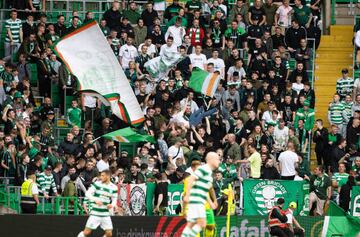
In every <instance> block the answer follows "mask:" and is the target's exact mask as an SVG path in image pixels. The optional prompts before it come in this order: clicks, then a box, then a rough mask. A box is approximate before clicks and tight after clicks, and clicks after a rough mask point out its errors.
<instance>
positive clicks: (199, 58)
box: [189, 45, 207, 70]
mask: <svg viewBox="0 0 360 237" xmlns="http://www.w3.org/2000/svg"><path fill="white" fill-rule="evenodd" d="M201 51H202V47H201V45H197V46H196V47H195V53H192V54H190V55H189V58H190V61H191V66H192V67H193V68H194V67H198V68H200V69H202V70H205V68H206V64H207V59H206V56H205V54H202V53H201Z"/></svg>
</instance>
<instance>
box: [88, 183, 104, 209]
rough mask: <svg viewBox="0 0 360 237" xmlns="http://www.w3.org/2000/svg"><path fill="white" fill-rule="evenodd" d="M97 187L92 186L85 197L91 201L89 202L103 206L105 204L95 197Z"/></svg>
mask: <svg viewBox="0 0 360 237" xmlns="http://www.w3.org/2000/svg"><path fill="white" fill-rule="evenodd" d="M94 193H95V187H94V185H91V186H90V188H89V189H88V191H86V193H85V196H86V197H87V198H88V199H89V201H93V202H95V203H96V204H97V205H99V206H102V205H103V203H102V202H101V201H100V200H99V199H98V198H96V197H94Z"/></svg>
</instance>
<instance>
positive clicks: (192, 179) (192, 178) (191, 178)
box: [184, 175, 197, 203]
mask: <svg viewBox="0 0 360 237" xmlns="http://www.w3.org/2000/svg"><path fill="white" fill-rule="evenodd" d="M196 179H197V177H196V176H194V175H191V176H189V177H188V178H187V186H186V190H185V197H184V203H188V202H189V196H190V190H191V188H192V187H193V185H194V182H195V180H196Z"/></svg>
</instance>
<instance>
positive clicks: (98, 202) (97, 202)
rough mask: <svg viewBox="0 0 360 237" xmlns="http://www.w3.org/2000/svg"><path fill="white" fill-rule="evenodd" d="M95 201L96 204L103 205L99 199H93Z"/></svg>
mask: <svg viewBox="0 0 360 237" xmlns="http://www.w3.org/2000/svg"><path fill="white" fill-rule="evenodd" d="M95 203H96V205H98V206H102V205H103V203H102V202H101V201H99V200H97V201H95Z"/></svg>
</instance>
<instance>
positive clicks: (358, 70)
mask: <svg viewBox="0 0 360 237" xmlns="http://www.w3.org/2000/svg"><path fill="white" fill-rule="evenodd" d="M359 19H360V15H357V16H354V26H355V25H357V24H358V22H359ZM356 64H357V62H356V44H355V40H354V50H353V64H352V65H353V79H354V80H355V78H356V77H357V76H358V72H360V69H355V67H356Z"/></svg>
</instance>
